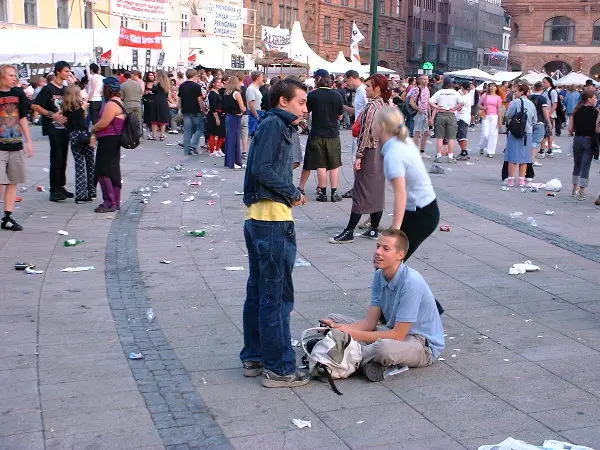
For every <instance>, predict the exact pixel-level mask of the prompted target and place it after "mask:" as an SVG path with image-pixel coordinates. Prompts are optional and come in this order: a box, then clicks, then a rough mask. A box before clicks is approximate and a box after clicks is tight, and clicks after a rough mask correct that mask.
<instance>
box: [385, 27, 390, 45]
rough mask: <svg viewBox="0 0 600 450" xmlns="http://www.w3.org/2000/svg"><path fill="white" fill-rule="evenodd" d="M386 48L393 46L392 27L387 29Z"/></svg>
mask: <svg viewBox="0 0 600 450" xmlns="http://www.w3.org/2000/svg"><path fill="white" fill-rule="evenodd" d="M385 48H392V29H391V28H390V27H387V28H386V29H385Z"/></svg>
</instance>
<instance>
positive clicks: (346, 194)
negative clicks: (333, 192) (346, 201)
mask: <svg viewBox="0 0 600 450" xmlns="http://www.w3.org/2000/svg"><path fill="white" fill-rule="evenodd" d="M353 195H354V188H352V189H350V190H348V191H346V192H344V193H343V194H342V198H352V196H353Z"/></svg>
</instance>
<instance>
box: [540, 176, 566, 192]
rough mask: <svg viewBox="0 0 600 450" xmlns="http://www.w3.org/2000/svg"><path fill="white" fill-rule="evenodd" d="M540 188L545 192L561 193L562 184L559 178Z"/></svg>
mask: <svg viewBox="0 0 600 450" xmlns="http://www.w3.org/2000/svg"><path fill="white" fill-rule="evenodd" d="M540 188H541V189H543V190H545V191H552V192H559V191H560V190H561V189H562V183H561V182H560V180H559V179H558V178H552V179H551V180H550V181H548V182H546V183H544V184H542V185H541V186H540Z"/></svg>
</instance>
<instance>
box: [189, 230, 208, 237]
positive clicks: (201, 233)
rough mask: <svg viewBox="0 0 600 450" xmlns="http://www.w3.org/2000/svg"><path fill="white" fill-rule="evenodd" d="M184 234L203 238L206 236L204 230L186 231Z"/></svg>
mask: <svg viewBox="0 0 600 450" xmlns="http://www.w3.org/2000/svg"><path fill="white" fill-rule="evenodd" d="M185 234H187V235H188V236H197V237H204V236H206V230H191V231H186V232H185Z"/></svg>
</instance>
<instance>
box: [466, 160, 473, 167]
mask: <svg viewBox="0 0 600 450" xmlns="http://www.w3.org/2000/svg"><path fill="white" fill-rule="evenodd" d="M474 165H475V163H472V162H470V161H467V166H474Z"/></svg>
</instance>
